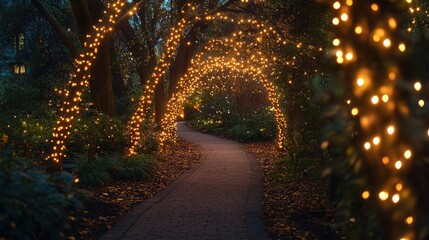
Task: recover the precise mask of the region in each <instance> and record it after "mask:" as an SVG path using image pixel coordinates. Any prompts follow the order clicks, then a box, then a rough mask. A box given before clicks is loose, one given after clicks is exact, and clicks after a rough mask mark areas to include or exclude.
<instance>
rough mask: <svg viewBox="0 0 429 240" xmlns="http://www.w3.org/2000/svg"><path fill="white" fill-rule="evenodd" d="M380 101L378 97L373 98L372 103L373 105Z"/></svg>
mask: <svg viewBox="0 0 429 240" xmlns="http://www.w3.org/2000/svg"><path fill="white" fill-rule="evenodd" d="M379 101H380V99H379V98H378V96H373V97H372V98H371V102H372V104H377V103H378V102H379Z"/></svg>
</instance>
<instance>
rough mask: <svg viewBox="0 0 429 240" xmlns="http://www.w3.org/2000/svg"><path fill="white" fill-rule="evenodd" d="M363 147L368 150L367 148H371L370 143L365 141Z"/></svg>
mask: <svg viewBox="0 0 429 240" xmlns="http://www.w3.org/2000/svg"><path fill="white" fill-rule="evenodd" d="M363 147H364V148H365V149H366V150H369V149H370V148H371V143H369V142H366V143H365V144H364V145H363Z"/></svg>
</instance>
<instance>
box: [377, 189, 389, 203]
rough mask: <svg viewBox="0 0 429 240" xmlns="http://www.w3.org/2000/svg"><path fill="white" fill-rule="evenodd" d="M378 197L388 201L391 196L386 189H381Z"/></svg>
mask: <svg viewBox="0 0 429 240" xmlns="http://www.w3.org/2000/svg"><path fill="white" fill-rule="evenodd" d="M378 197H379V198H380V199H381V200H382V201H386V200H387V199H388V198H389V193H388V192H385V191H381V192H380V193H379V194H378Z"/></svg>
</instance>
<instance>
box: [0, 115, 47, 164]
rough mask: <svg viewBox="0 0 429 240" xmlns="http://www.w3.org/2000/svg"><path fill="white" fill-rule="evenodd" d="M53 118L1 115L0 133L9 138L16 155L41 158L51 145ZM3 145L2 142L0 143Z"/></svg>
mask: <svg viewBox="0 0 429 240" xmlns="http://www.w3.org/2000/svg"><path fill="white" fill-rule="evenodd" d="M53 122H54V121H53V120H52V119H49V118H45V119H38V118H35V117H32V116H30V115H28V116H20V117H18V116H16V117H10V116H7V115H2V116H0V135H1V136H5V137H7V139H8V144H9V145H10V147H11V150H12V151H13V153H14V155H15V156H19V157H21V158H28V159H33V160H41V159H42V158H43V156H44V154H45V153H46V152H47V151H48V149H49V147H50V142H49V141H48V139H49V138H50V136H51V134H52V127H53ZM0 146H1V144H0Z"/></svg>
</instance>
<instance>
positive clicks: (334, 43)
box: [332, 38, 341, 47]
mask: <svg viewBox="0 0 429 240" xmlns="http://www.w3.org/2000/svg"><path fill="white" fill-rule="evenodd" d="M340 43H341V41H340V39H338V38H336V39H334V41H332V44H333V45H334V46H335V47H338V46H339V45H340Z"/></svg>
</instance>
